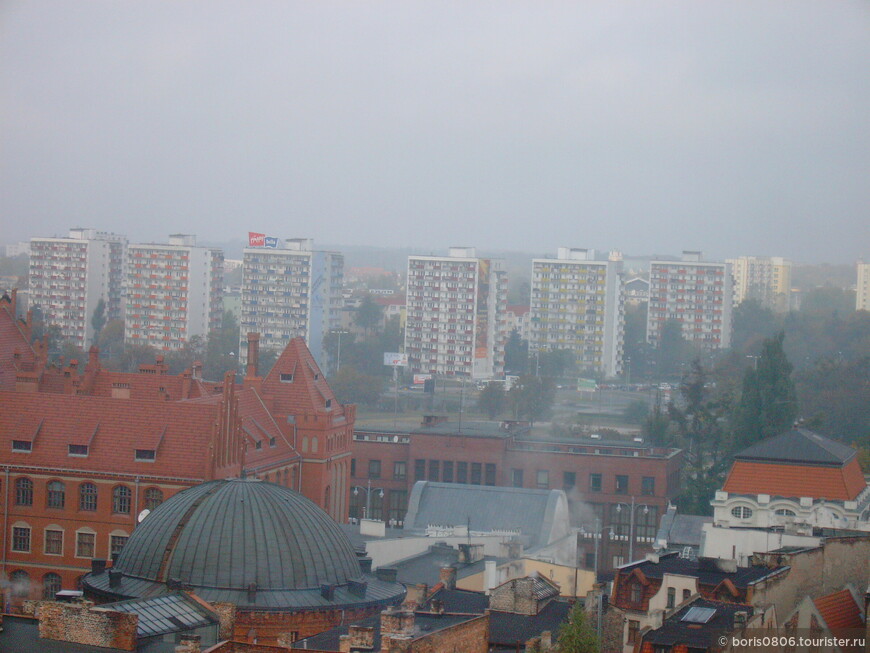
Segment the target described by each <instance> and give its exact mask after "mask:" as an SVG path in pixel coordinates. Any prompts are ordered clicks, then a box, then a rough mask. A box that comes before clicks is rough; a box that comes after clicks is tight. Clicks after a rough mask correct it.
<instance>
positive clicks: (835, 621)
mask: <svg viewBox="0 0 870 653" xmlns="http://www.w3.org/2000/svg"><path fill="white" fill-rule="evenodd" d="M813 604H814V605H815V606H816V610H818V611H819V614H820V615H822V618H823V619H824V620H825V624H826V625H827V626H828V628H829V629H830V630H831V631H832V632H836V631H839V630H842V629H844V628H860V629H863V628H864V620H863V619H861V606H859V605H858V603H856V602H855V597H854V596H853V595H852V592H850V591H849V590H848V589H842V590H840V591H839V592H834V593H833V594H828V595H827V596H822V597H820V598H818V599H815V600H814V601H813Z"/></svg>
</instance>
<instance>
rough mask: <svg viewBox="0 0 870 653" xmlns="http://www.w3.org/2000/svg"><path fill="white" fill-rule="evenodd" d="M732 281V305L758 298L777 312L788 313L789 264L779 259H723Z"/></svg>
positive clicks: (763, 257)
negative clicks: (728, 266)
mask: <svg viewBox="0 0 870 653" xmlns="http://www.w3.org/2000/svg"><path fill="white" fill-rule="evenodd" d="M725 262H726V263H728V264H729V265H730V266H731V276H732V277H733V278H734V305H735V306H737V305H738V304H740V303H741V302H742V301H743V300H745V299H757V300H758V301H759V302H761V304H762V305H763V306H765V307H766V308H769V309H770V310H772V311H775V312H777V313H787V312H788V310H789V296H790V294H791V261H789V260H788V259H784V258H782V257H779V256H741V257H740V258H734V259H726V261H725Z"/></svg>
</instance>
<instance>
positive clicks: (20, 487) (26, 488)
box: [15, 478, 33, 506]
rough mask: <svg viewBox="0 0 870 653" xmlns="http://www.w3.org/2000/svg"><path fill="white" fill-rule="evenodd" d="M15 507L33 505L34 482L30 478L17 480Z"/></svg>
mask: <svg viewBox="0 0 870 653" xmlns="http://www.w3.org/2000/svg"><path fill="white" fill-rule="evenodd" d="M15 505H16V506H32V505H33V481H31V480H30V479H29V478H18V479H15Z"/></svg>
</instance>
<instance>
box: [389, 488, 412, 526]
mask: <svg viewBox="0 0 870 653" xmlns="http://www.w3.org/2000/svg"><path fill="white" fill-rule="evenodd" d="M407 511H408V491H407V490H390V521H392V522H393V524H395V525H398V524H400V523H401V522H402V521H404V519H405V513H406V512H407Z"/></svg>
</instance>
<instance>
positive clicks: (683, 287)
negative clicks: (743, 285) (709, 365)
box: [646, 251, 733, 350]
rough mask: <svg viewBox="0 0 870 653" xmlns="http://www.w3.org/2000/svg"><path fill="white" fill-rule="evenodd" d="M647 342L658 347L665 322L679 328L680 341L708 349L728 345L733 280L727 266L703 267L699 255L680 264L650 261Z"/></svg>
mask: <svg viewBox="0 0 870 653" xmlns="http://www.w3.org/2000/svg"><path fill="white" fill-rule="evenodd" d="M649 277H650V278H649V309H648V311H647V326H646V338H647V342H649V343H650V344H651V345H653V346H658V344H659V340H660V338H661V335H662V329H663V328H664V325H665V323H666V322H667V321H668V320H677V321H679V322H680V324H681V325H682V332H683V337H684V338H685V339H686V340H687V341H689V342H691V343H694V344H696V345H697V346H699V347H701V348H703V349H707V350H713V349H727V348H728V347H729V346H730V344H731V312H732V308H733V300H732V294H733V292H732V280H731V273H730V270H729V266H728V264H727V263H705V262H703V261H701V253H700V252H694V251H693V252H689V251H686V252H683V260H681V261H650V275H649Z"/></svg>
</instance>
